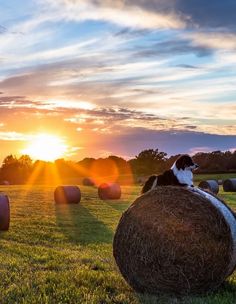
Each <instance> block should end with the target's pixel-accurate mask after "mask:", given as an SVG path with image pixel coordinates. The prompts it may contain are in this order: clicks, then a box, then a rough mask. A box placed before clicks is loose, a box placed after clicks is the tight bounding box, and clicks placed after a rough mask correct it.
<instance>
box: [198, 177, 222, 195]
mask: <svg viewBox="0 0 236 304" xmlns="http://www.w3.org/2000/svg"><path fill="white" fill-rule="evenodd" d="M198 187H199V188H202V189H205V190H209V191H211V192H212V193H214V194H217V193H218V192H219V184H218V181H216V180H214V179H210V180H205V181H201V182H200V183H199V185H198Z"/></svg>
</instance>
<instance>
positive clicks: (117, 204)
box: [102, 200, 129, 212]
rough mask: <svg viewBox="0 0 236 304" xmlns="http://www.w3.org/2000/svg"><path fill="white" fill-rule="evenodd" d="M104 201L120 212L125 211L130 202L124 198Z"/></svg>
mask: <svg viewBox="0 0 236 304" xmlns="http://www.w3.org/2000/svg"><path fill="white" fill-rule="evenodd" d="M102 202H103V203H104V204H106V205H108V206H109V207H111V208H113V209H114V210H116V211H119V212H124V211H125V210H126V209H127V208H128V207H129V202H127V201H122V200H104V201H102Z"/></svg>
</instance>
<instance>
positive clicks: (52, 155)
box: [21, 134, 68, 161]
mask: <svg viewBox="0 0 236 304" xmlns="http://www.w3.org/2000/svg"><path fill="white" fill-rule="evenodd" d="M67 148H68V146H67V145H66V144H65V142H64V140H63V139H61V138H59V137H57V136H55V135H51V134H38V135H37V136H36V137H35V138H34V139H33V140H32V141H31V142H30V143H29V145H28V146H27V147H26V148H25V149H24V150H22V151H21V153H22V154H27V155H29V156H30V157H31V158H32V159H34V160H44V161H54V160H56V159H58V158H60V157H62V156H64V155H65V153H66V151H67Z"/></svg>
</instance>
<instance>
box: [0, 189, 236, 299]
mask: <svg viewBox="0 0 236 304" xmlns="http://www.w3.org/2000/svg"><path fill="white" fill-rule="evenodd" d="M53 191H54V187H47V186H33V187H32V188H28V187H26V186H10V187H6V186H2V187H0V192H4V193H5V194H7V195H8V196H9V198H10V202H11V226H10V230H9V231H8V232H1V233H0V303H1V304H11V303H17V304H21V303H22V304H28V303H30V304H34V303H35V304H36V303H37V304H41V303H42V304H46V303H48V304H49V303H50V304H54V303H55V304H60V303H63V304H64V303H70V304H72V303H89V304H93V303H100V304H105V303H117V304H125V303H127V304H134V303H135V304H139V303H143V304H149V303H150V304H152V303H153V304H154V303H163V304H169V303H170V304H172V303H178V304H179V303H184V304H202V303H207V304H213V303H214V304H217V303H218V304H228V303H236V277H234V276H232V277H231V278H230V279H229V281H228V282H226V283H225V284H224V286H222V287H221V289H220V290H219V291H217V292H216V293H214V294H211V295H208V296H206V297H187V298H181V299H180V298H175V297H167V296H160V297H152V296H148V295H146V296H145V295H138V294H136V293H135V292H134V291H133V290H132V289H131V288H130V287H129V286H128V285H127V284H126V282H125V281H124V280H123V278H122V277H121V275H120V274H119V271H118V270H117V268H116V265H115V263H114V260H113V256H112V238H113V234H114V231H115V228H116V226H117V223H118V221H119V218H120V216H121V213H122V212H123V211H124V210H125V209H126V208H127V207H128V206H129V204H130V203H131V202H132V201H133V200H134V199H135V197H136V196H137V195H138V193H139V191H140V187H138V186H137V187H135V186H134V187H123V197H122V200H120V201H106V202H105V201H101V200H99V199H98V198H97V191H96V189H94V188H89V187H81V191H82V200H81V204H80V205H78V206H77V205H72V206H62V205H61V206H56V205H55V204H54V202H53ZM222 196H224V198H225V200H226V201H227V202H228V203H229V204H230V205H231V207H235V208H236V194H232V193H228V194H222Z"/></svg>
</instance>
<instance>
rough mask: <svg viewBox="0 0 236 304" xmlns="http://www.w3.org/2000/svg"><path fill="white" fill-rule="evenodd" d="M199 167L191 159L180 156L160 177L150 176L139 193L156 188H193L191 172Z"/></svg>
mask: <svg viewBox="0 0 236 304" xmlns="http://www.w3.org/2000/svg"><path fill="white" fill-rule="evenodd" d="M198 167H199V166H198V165H197V164H195V163H194V162H193V160H192V158H191V157H190V156H189V155H187V154H184V155H181V156H180V157H179V158H178V159H177V160H176V161H175V163H174V164H173V166H172V167H171V169H169V170H167V171H165V172H164V173H163V174H161V175H152V176H150V177H149V179H148V180H147V181H146V183H145V184H144V186H143V188H142V191H141V193H145V192H147V191H149V190H152V189H154V188H156V187H158V186H182V187H184V186H188V187H193V170H195V169H197V168H198Z"/></svg>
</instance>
